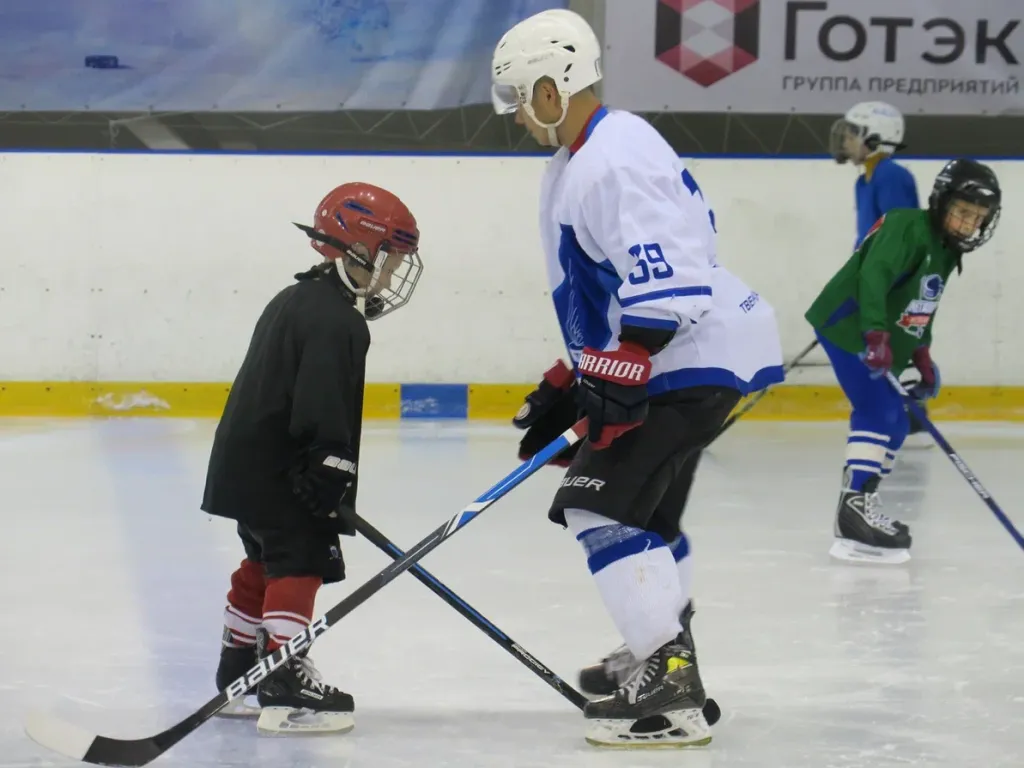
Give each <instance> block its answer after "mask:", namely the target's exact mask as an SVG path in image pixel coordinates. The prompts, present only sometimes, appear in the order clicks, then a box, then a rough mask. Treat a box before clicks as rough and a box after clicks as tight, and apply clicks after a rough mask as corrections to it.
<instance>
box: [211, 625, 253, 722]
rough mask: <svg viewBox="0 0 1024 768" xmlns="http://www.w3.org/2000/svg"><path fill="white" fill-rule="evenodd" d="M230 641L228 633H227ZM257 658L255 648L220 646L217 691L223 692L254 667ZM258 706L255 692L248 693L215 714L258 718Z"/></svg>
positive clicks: (233, 700)
mask: <svg viewBox="0 0 1024 768" xmlns="http://www.w3.org/2000/svg"><path fill="white" fill-rule="evenodd" d="M227 637H228V639H230V637H231V634H230V632H228V633H227ZM257 661H258V658H257V656H256V648H255V647H254V646H248V647H244V648H238V647H234V646H227V645H222V646H221V649H220V663H219V664H218V665H217V678H216V681H217V690H218V691H223V690H224V689H225V688H227V687H228V686H229V685H231V683H233V682H234V681H235V680H237V679H238V678H240V677H241V676H242V675H244V674H245V673H246V672H248V671H249V670H250V669H252V668H253V667H255V666H256V662H257ZM259 714H260V705H259V702H257V701H256V692H255V691H250V692H249V694H248V695H246V696H242V697H240V698H237V699H232V700H231V701H229V702H228V703H227V705H226V706H225V707H224V708H223V709H222V710H221V711H220V712H218V713H217V716H218V717H258V716H259Z"/></svg>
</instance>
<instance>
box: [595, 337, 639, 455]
mask: <svg viewBox="0 0 1024 768" xmlns="http://www.w3.org/2000/svg"><path fill="white" fill-rule="evenodd" d="M578 368H579V372H580V374H581V375H582V376H583V378H582V379H581V380H580V406H581V407H582V409H583V413H584V415H585V416H586V417H587V419H588V427H587V430H588V431H587V437H588V438H589V439H590V442H591V444H592V445H593V446H594V448H595V449H596V450H601V449H603V448H607V447H608V446H609V445H611V444H612V441H613V440H614V439H615V438H617V437H618V436H619V435H621V434H624V433H626V432H628V431H629V430H631V429H634V428H636V427H638V426H640V425H641V424H642V423H643V421H644V419H646V418H647V380H648V379H650V378H651V353H650V352H649V351H648V350H646V349H644V348H643V347H642V346H640V345H639V344H633V343H630V342H626V343H624V344H622V345H621V346H620V347H619V348H618V349H617V350H615V351H613V352H600V351H598V350H596V349H591V348H590V347H587V348H585V349H584V350H583V354H582V355H581V356H580V362H579V366H578Z"/></svg>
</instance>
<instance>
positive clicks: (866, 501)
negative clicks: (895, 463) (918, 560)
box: [829, 477, 911, 565]
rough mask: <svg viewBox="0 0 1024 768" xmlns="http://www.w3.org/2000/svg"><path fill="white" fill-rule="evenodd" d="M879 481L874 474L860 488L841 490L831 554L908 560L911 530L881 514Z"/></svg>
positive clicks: (859, 559)
mask: <svg viewBox="0 0 1024 768" xmlns="http://www.w3.org/2000/svg"><path fill="white" fill-rule="evenodd" d="M879 482H880V478H877V477H873V478H871V479H870V480H868V482H866V483H865V484H864V488H863V490H860V491H854V490H851V489H850V488H848V487H846V488H844V489H843V492H842V494H841V495H840V496H839V508H838V509H837V510H836V522H835V536H836V540H835V542H833V544H832V548H831V549H830V550H829V554H830V555H832V557H834V558H836V559H838V560H847V561H851V562H858V563H884V564H887V565H899V564H900V563H905V562H907V561H908V560H909V559H910V543H911V537H910V529H909V528H908V527H907V526H906V525H905V524H903V523H900V522H897V521H895V520H892V519H891V518H889V517H886V516H885V515H883V514H882V513H881V511H880V506H881V502H880V500H879V497H878V492H877V489H878V484H879ZM844 485H847V483H845V482H844Z"/></svg>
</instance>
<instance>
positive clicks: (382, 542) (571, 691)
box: [344, 510, 722, 725]
mask: <svg viewBox="0 0 1024 768" xmlns="http://www.w3.org/2000/svg"><path fill="white" fill-rule="evenodd" d="M344 514H345V517H347V518H348V519H349V521H350V522H351V523H352V524H353V525H354V526H355V528H356V531H358V532H359V533H361V534H362V535H363V536H365V537H366V539H367V540H368V541H369V542H370V543H371V544H373V545H374V546H375V547H377V548H378V549H379V550H381V551H382V552H384V553H385V554H386V555H388V557H390V558H392V559H394V560H400V559H401V558H403V557H405V554H404V553H403V552H402V550H400V549H399V548H398V547H397V546H395V544H394V542H392V541H391V540H390V539H389V538H388V537H387V536H385V535H384V534H383V533H381V532H380V531H378V530H377V529H376V528H374V527H373V525H371V524H370V523H369V522H368V521H367V520H364V519H363V518H362V517H360V516H359V515H357V514H355V513H354V512H351V511H349V510H346V511H345V513H344ZM409 573H411V574H412V575H413V576H415V577H416V579H417V580H418V581H419V582H420V583H422V584H423V585H424V586H425V587H426V588H427V589H429V590H430V591H431V592H433V593H434V594H435V595H437V596H438V597H440V598H441V599H442V600H444V601H445V602H446V603H448V605H450V606H451V607H452V608H454V609H455V610H456V611H458V612H459V613H460V614H462V616H463V617H465V618H466V619H469V621H470V623H471V624H473V626H475V627H476V628H477V629H479V630H480V631H482V632H483V633H484V634H485V635H487V636H488V637H489V638H491V640H493V641H494V642H496V643H497V644H498V645H500V646H501V647H502V648H504V649H505V650H506V651H508V652H509V653H510V654H511V655H512V656H513V657H514V658H515V659H516V661H518V662H519V663H520V664H522V665H523V666H525V667H527V668H529V669H530V670H531V671H532V672H533V673H534V674H535V675H537V677H539V678H540V679H541V680H543V681H544V682H545V683H547V684H548V685H550V686H551V687H552V688H554V689H555V690H556V691H558V692H559V693H560V694H561V695H562V696H563V697H564V698H565V699H566V700H567V701H568V702H569V703H570V704H572V705H573V706H574V707H576V708H577V709H579V710H581V711H582V709H583V707H584V705H586V703H587V699H586V698H585V697H584V696H583V694H582V693H580V692H579V691H577V690H576V689H575V688H573V687H572V686H571V685H569V684H568V683H566V682H565V681H564V680H563V679H562V678H560V677H559V676H558V675H556V674H555V673H554V672H552V671H551V670H550V669H548V668H547V667H546V666H544V665H543V664H542V663H541V662H540V661H539V660H538V659H537V657H536V656H533V655H532V654H530V653H527V651H526V649H524V648H523V647H522V646H521V645H519V643H517V642H516V641H515V640H513V639H512V638H511V637H509V636H508V635H506V634H505V633H504V632H502V631H501V630H500V629H498V627H496V626H495V625H494V624H492V623H491V622H490V621H489V620H487V619H486V618H484V616H482V615H481V614H480V613H479V612H478V611H477V610H476V609H475V608H473V606H471V605H470V604H469V603H467V602H466V601H465V600H463V599H462V598H461V597H459V596H458V595H457V594H455V593H454V592H452V591H451V589H449V588H448V587H446V586H445V585H444V584H443V583H442V582H441V581H439V580H438V579H437V578H436V577H435V576H433V575H431V573H430V572H429V571H428V570H427V569H426V568H424V567H423V566H421V565H414V566H413V567H412V568H410V569H409ZM721 716H722V711H721V709H719V707H718V704H717V703H716V702H715V700H714V699H711V698H709V699H708V700H707V703H706V704H705V705H704V719H705V720H706V721H707V723H708V725H714V724H715V723H717V722H718V720H719V719H720V718H721Z"/></svg>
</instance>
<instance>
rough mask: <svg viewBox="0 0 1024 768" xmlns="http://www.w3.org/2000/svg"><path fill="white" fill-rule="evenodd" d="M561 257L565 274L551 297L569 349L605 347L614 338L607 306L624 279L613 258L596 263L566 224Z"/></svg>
mask: <svg viewBox="0 0 1024 768" xmlns="http://www.w3.org/2000/svg"><path fill="white" fill-rule="evenodd" d="M558 261H559V263H560V264H561V265H562V271H563V272H564V273H565V278H564V279H563V280H562V283H561V285H559V286H558V287H557V288H555V290H554V291H552V292H551V298H552V299H553V300H554V302H555V312H556V314H557V315H558V324H559V325H560V326H561V327H562V336H563V337H564V338H565V345H566V347H568V349H569V353H570V354H572V353H574V352H582V351H583V348H584V347H593V348H594V349H604V348H605V347H606V346H608V343H609V342H610V341H611V339H612V329H611V326H610V325H609V323H608V308H609V306H611V301H612V297H614V296H616V295H617V294H618V292H619V287H620V286H621V285H622V280H620V279H619V275H618V273H616V271H615V268H614V267H613V266H612V265H611V262H609V261H603V262H601V263H597V262H595V261H594V260H593V259H591V258H590V257H589V256H587V254H586V253H585V252H584V250H583V248H582V247H581V246H580V244H579V241H578V240H577V239H576V233H575V232H574V231H573V228H572V227H571V226H569V225H567V224H563V225H562V238H561V240H560V242H559V244H558Z"/></svg>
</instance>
